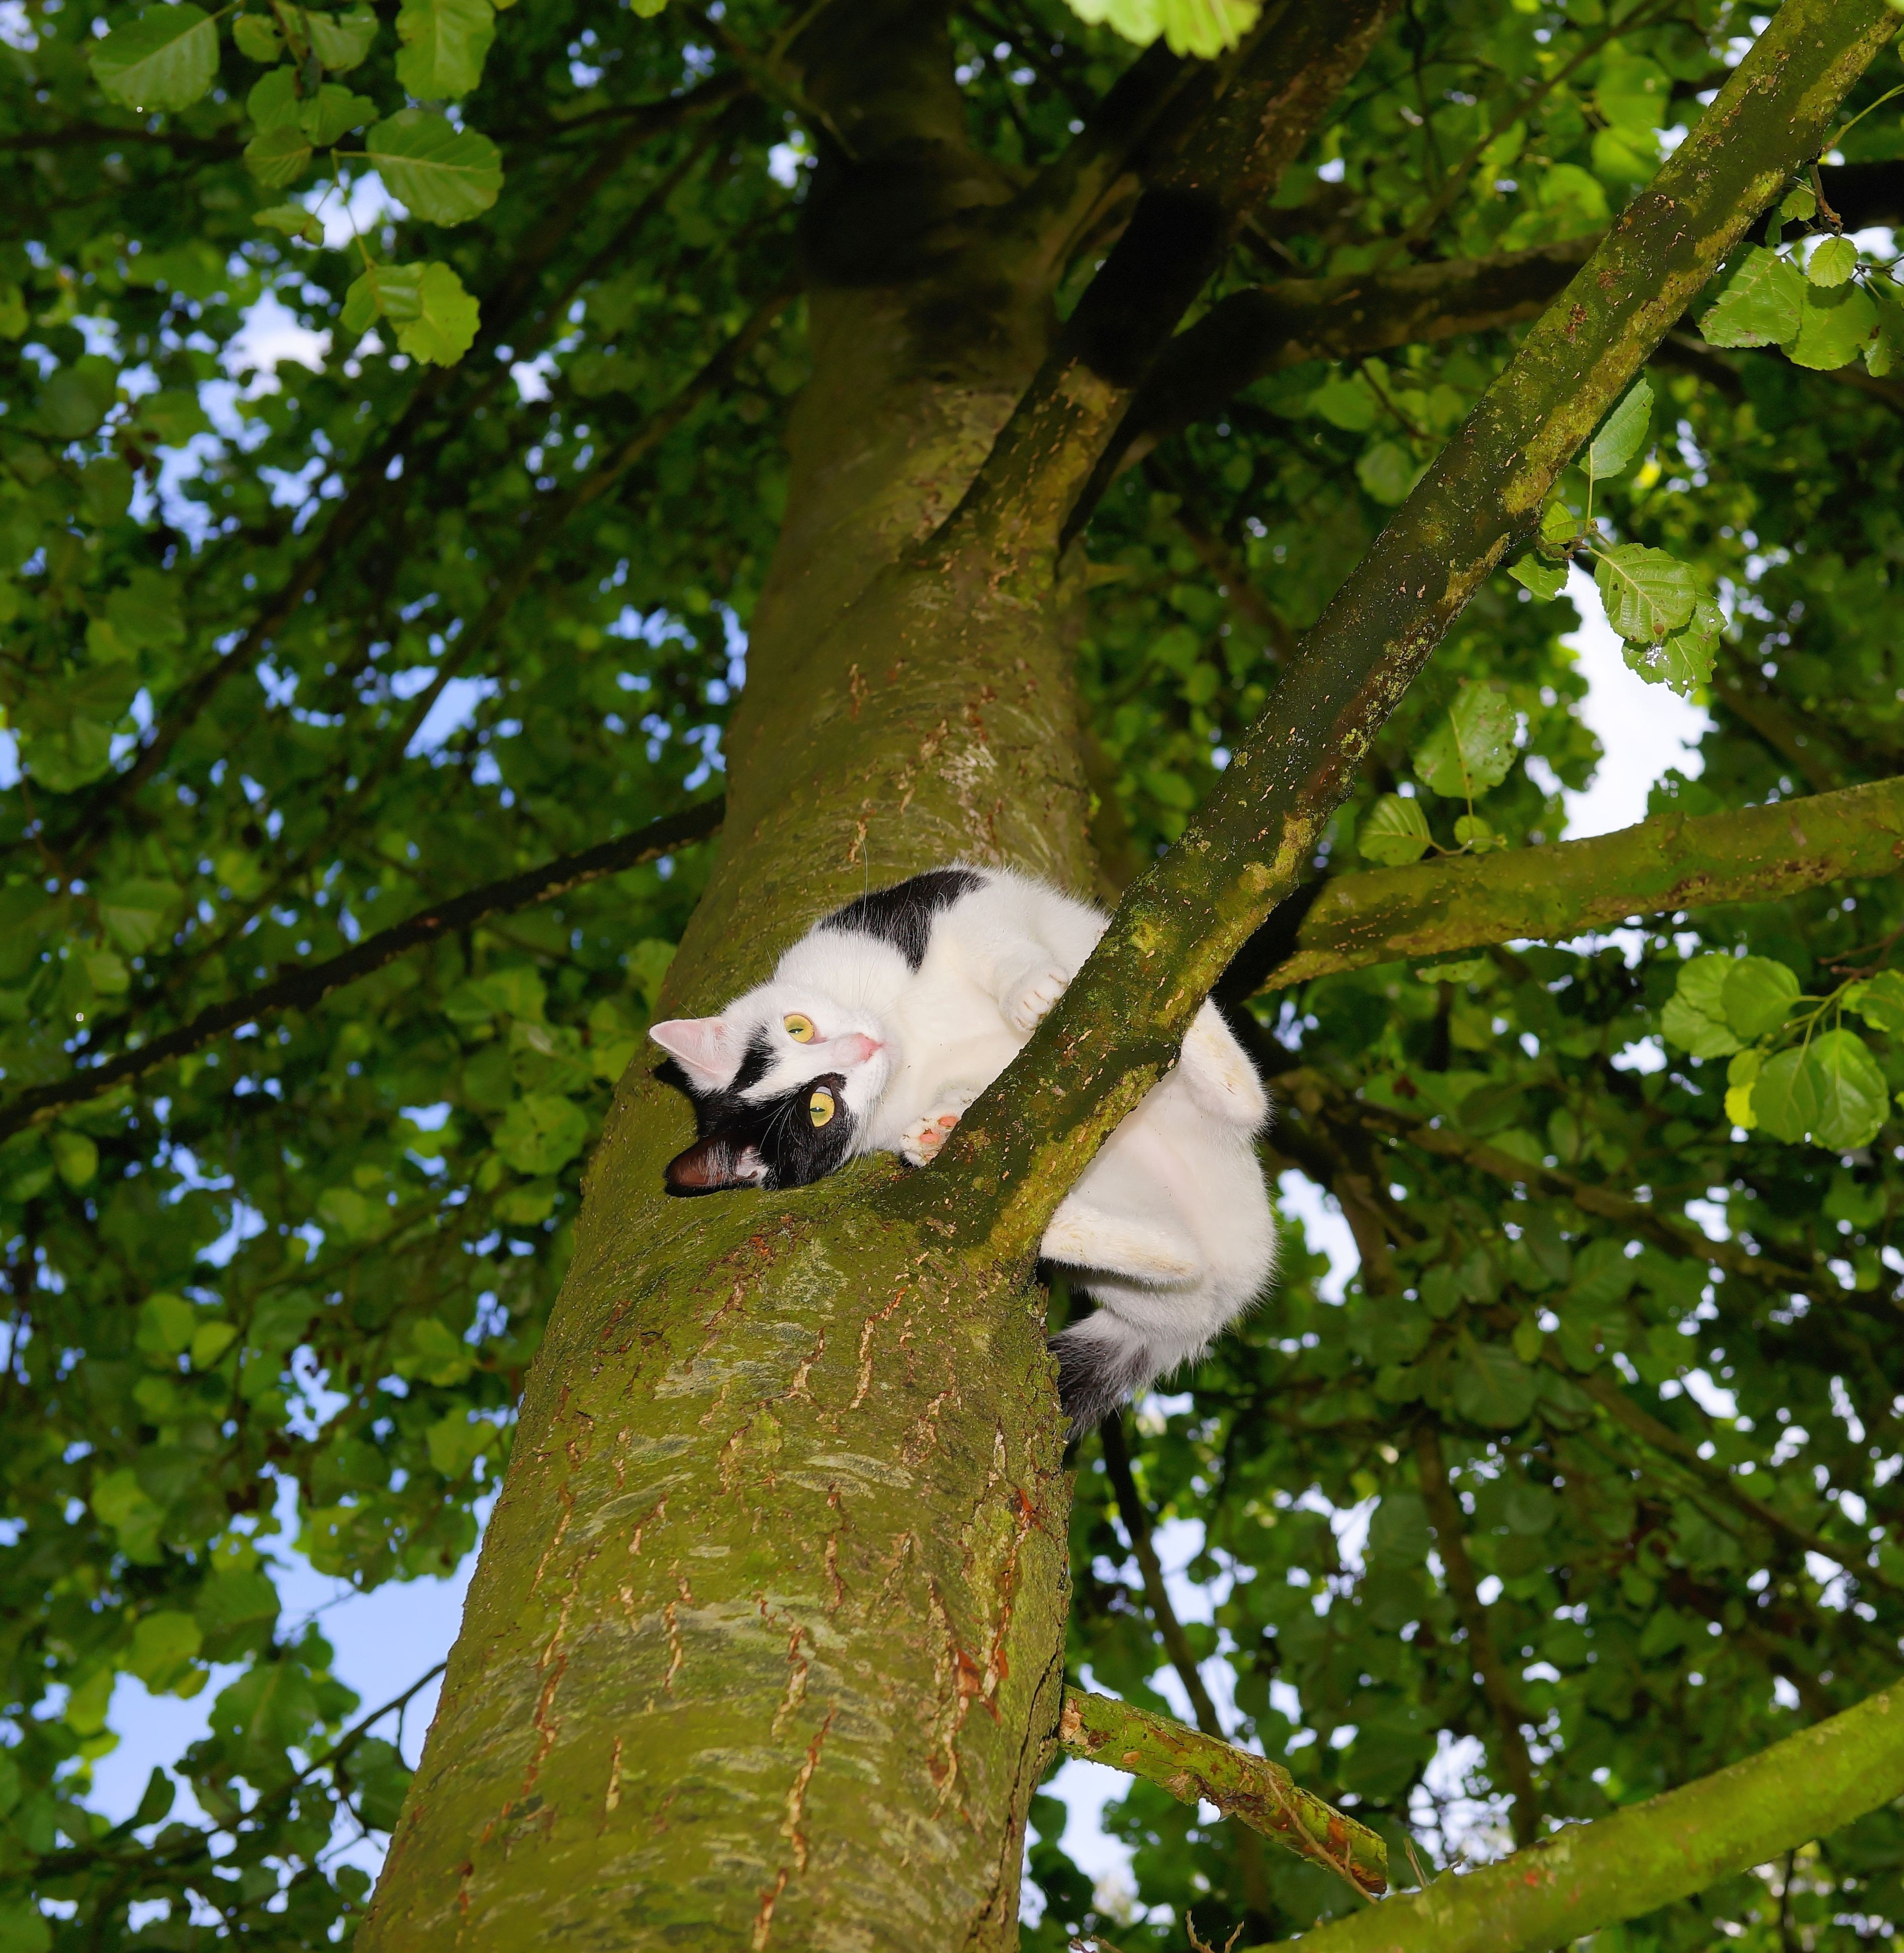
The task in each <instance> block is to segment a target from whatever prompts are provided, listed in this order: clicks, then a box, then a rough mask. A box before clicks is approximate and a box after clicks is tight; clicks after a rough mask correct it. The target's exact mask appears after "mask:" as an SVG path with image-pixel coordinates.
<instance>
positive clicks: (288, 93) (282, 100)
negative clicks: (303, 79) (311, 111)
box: [245, 67, 304, 132]
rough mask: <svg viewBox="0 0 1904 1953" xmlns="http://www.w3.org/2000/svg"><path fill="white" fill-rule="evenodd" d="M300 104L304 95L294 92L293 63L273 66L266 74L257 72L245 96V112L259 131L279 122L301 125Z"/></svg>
mask: <svg viewBox="0 0 1904 1953" xmlns="http://www.w3.org/2000/svg"><path fill="white" fill-rule="evenodd" d="M303 107H304V97H303V96H302V95H301V94H299V92H298V77H297V71H296V69H295V68H293V67H274V68H273V69H272V70H271V72H270V73H269V74H261V75H260V76H259V77H258V79H257V80H255V82H253V83H252V85H251V89H250V92H249V93H248V94H247V95H246V97H245V113H246V114H247V115H249V117H250V118H251V119H252V121H253V122H254V123H255V124H256V125H257V127H258V130H259V131H260V132H262V131H263V130H266V129H275V128H277V127H278V126H279V125H280V124H281V123H286V122H289V123H293V124H300V125H301V124H302V110H303Z"/></svg>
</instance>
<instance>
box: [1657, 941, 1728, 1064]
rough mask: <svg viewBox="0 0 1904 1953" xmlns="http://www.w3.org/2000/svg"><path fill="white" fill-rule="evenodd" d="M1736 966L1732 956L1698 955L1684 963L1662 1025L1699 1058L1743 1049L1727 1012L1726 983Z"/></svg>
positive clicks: (1663, 1029) (1661, 1021)
mask: <svg viewBox="0 0 1904 1953" xmlns="http://www.w3.org/2000/svg"><path fill="white" fill-rule="evenodd" d="M1733 967H1734V964H1733V958H1731V957H1730V956H1696V957H1694V958H1693V959H1692V961H1690V962H1689V963H1683V964H1681V965H1680V972H1679V976H1678V978H1677V981H1676V982H1675V983H1674V986H1673V994H1672V995H1671V997H1670V998H1668V1000H1667V1004H1666V1008H1665V1009H1664V1011H1661V1013H1660V1018H1659V1027H1660V1029H1661V1031H1663V1032H1664V1033H1665V1035H1666V1036H1667V1038H1668V1039H1669V1040H1670V1041H1671V1042H1672V1043H1674V1044H1676V1045H1678V1046H1679V1047H1680V1049H1681V1050H1682V1051H1686V1052H1691V1053H1692V1055H1693V1057H1695V1058H1724V1057H1726V1056H1727V1055H1728V1054H1730V1052H1735V1051H1736V1050H1737V1049H1739V1046H1740V1038H1739V1036H1738V1035H1737V1033H1736V1032H1734V1031H1733V1028H1732V1027H1731V1025H1730V1024H1729V1023H1728V1022H1727V1018H1726V1014H1725V996H1726V986H1727V983H1729V982H1730V980H1731V977H1732V972H1733Z"/></svg>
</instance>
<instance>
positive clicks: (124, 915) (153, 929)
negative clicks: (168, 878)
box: [99, 879, 182, 956]
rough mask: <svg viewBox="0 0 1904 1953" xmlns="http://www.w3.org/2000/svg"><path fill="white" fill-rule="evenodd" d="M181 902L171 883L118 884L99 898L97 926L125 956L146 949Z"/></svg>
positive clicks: (177, 891) (131, 882)
mask: <svg viewBox="0 0 1904 1953" xmlns="http://www.w3.org/2000/svg"><path fill="white" fill-rule="evenodd" d="M181 899H182V898H181V895H180V891H179V889H178V888H177V886H176V885H174V883H172V882H155V881H150V880H146V879H138V880H134V881H127V882H117V883H116V884H115V885H114V886H113V887H112V888H111V889H108V890H107V891H105V892H104V893H103V894H102V895H100V897H99V926H100V927H101V928H102V929H104V930H105V933H106V934H107V935H108V936H110V937H111V939H112V940H113V942H115V943H116V944H117V945H118V946H119V947H120V948H121V949H123V950H124V951H125V952H126V954H127V955H128V956H137V955H139V954H141V952H142V951H145V950H147V949H149V948H151V947H152V943H153V942H154V940H155V939H156V937H157V936H158V933H159V931H160V929H161V927H162V926H164V921H165V919H166V917H168V916H169V915H171V914H173V913H174V911H176V910H177V908H178V906H179V903H180V900H181Z"/></svg>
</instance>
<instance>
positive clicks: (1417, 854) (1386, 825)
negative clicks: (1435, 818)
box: [1355, 794, 1433, 868]
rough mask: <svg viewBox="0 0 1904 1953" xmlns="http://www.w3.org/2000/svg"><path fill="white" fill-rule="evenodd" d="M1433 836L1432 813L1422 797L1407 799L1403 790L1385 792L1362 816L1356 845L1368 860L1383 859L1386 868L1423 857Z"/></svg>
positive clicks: (1378, 860) (1376, 860)
mask: <svg viewBox="0 0 1904 1953" xmlns="http://www.w3.org/2000/svg"><path fill="white" fill-rule="evenodd" d="M1432 839H1433V837H1432V836H1431V835H1430V833H1429V832H1428V817H1427V816H1426V814H1425V813H1423V812H1422V810H1421V803H1420V801H1413V800H1404V799H1403V798H1402V797H1401V795H1399V794H1384V795H1383V796H1382V798H1380V799H1379V800H1378V801H1376V803H1375V804H1374V805H1373V807H1370V809H1369V810H1368V812H1367V813H1365V814H1364V815H1363V817H1362V824H1361V827H1360V828H1359V829H1358V830H1357V832H1356V835H1355V845H1356V847H1357V848H1358V850H1359V851H1360V852H1361V855H1362V857H1363V859H1364V861H1375V862H1379V864H1381V865H1382V866H1383V867H1385V868H1399V867H1403V866H1404V865H1405V864H1407V863H1408V862H1410V861H1420V859H1421V857H1422V856H1423V854H1426V852H1427V851H1428V848H1429V846H1430V842H1431V841H1432Z"/></svg>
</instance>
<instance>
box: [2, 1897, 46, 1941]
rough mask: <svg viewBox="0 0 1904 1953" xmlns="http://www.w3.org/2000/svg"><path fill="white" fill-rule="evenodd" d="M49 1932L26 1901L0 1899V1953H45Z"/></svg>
mask: <svg viewBox="0 0 1904 1953" xmlns="http://www.w3.org/2000/svg"><path fill="white" fill-rule="evenodd" d="M52 1943H53V1929H52V1926H49V1924H48V1923H47V1921H46V1915H45V1914H44V1913H42V1911H40V1909H39V1907H38V1906H36V1905H35V1904H33V1901H32V1900H30V1899H24V1898H10V1899H5V1900H0V1953H47V1949H48V1948H49V1947H50V1946H51V1945H52Z"/></svg>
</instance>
